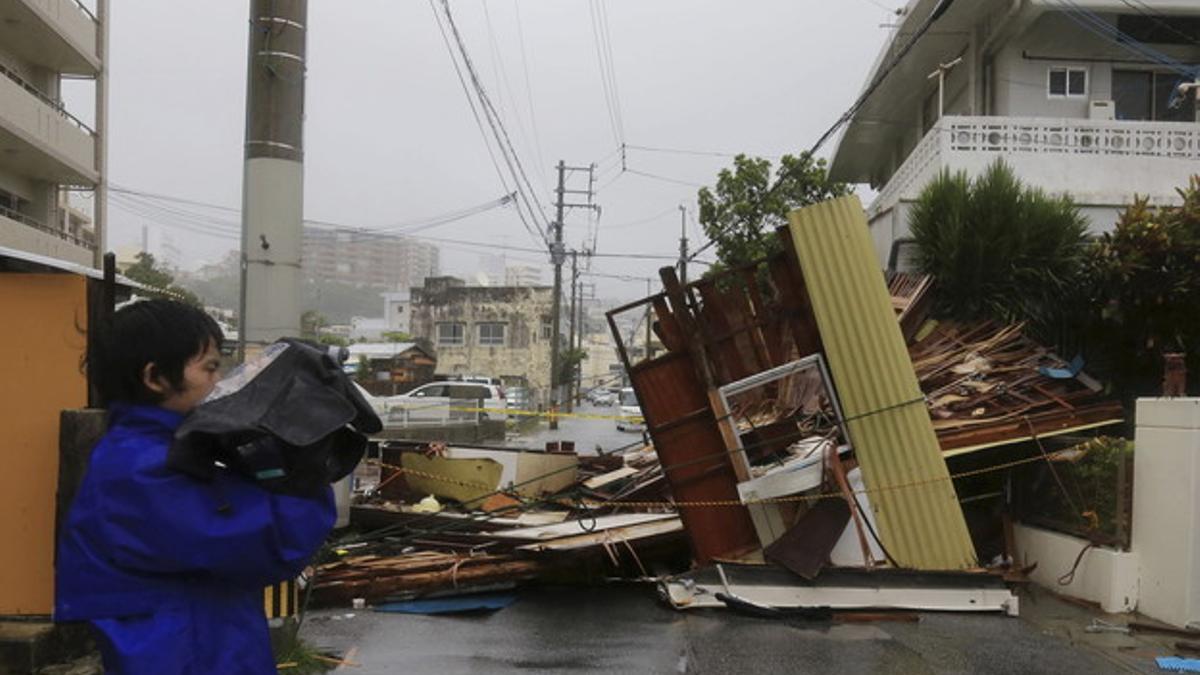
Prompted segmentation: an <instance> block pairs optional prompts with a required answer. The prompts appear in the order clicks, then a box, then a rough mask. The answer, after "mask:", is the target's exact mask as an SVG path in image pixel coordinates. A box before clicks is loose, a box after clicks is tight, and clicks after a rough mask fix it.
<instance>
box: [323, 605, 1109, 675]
mask: <svg viewBox="0 0 1200 675" xmlns="http://www.w3.org/2000/svg"><path fill="white" fill-rule="evenodd" d="M347 613H350V612H349V611H348V610H345V609H343V610H339V611H333V610H322V611H318V612H313V613H312V614H310V616H309V618H308V619H307V621H306V623H305V624H304V628H303V630H302V636H303V637H304V639H305V640H307V641H308V642H309V643H311V644H312V645H313V646H315V647H317V648H319V649H329V650H333V651H335V652H337V653H341V654H346V655H347V657H348V658H350V659H351V660H353V661H354V662H356V663H358V664H361V665H360V666H358V667H343V669H342V671H344V672H347V673H360V674H362V675H368V674H373V673H405V674H409V675H420V674H429V675H457V674H460V673H487V674H501V673H704V674H706V675H718V674H725V673H730V674H733V673H738V674H741V673H995V674H1006V673H1014V674H1016V673H1021V674H1028V673H1088V674H1097V675H1102V674H1105V673H1120V672H1126V671H1125V670H1123V669H1122V668H1120V667H1118V666H1117V665H1115V664H1114V663H1112V662H1111V661H1109V660H1106V659H1105V658H1103V657H1102V656H1101V655H1100V654H1099V653H1097V652H1095V651H1092V650H1090V649H1087V648H1084V647H1078V646H1073V645H1071V644H1070V643H1068V642H1066V641H1064V640H1061V639H1059V638H1056V637H1052V636H1049V635H1046V634H1043V633H1042V632H1041V631H1040V630H1039V629H1038V628H1036V627H1035V626H1034V625H1033V624H1031V623H1029V622H1027V621H1023V620H1021V619H1014V618H1008V617H1003V616H999V615H994V614H980V615H968V614H923V615H922V617H921V621H920V622H919V623H877V624H858V625H836V626H834V625H829V624H819V623H818V624H814V623H804V622H799V621H778V620H769V619H758V618H751V617H745V616H741V615H736V614H733V613H730V612H725V611H715V610H700V611H692V612H677V611H674V610H672V609H669V608H668V607H666V606H665V605H663V604H661V603H659V602H658V601H657V599H656V595H655V591H654V589H653V588H651V587H649V586H628V585H623V586H613V587H605V588H587V589H575V588H572V589H554V588H530V589H524V590H522V591H519V593H518V600H517V602H516V603H515V604H513V605H512V606H510V607H507V608H505V609H502V610H500V611H498V612H495V613H493V614H488V615H483V616H469V617H446V616H443V617H436V616H415V615H405V614H383V613H375V612H372V611H371V610H369V609H368V610H360V611H357V612H352V613H353V617H351V618H346V616H345V615H346V614H347ZM342 671H339V672H342Z"/></svg>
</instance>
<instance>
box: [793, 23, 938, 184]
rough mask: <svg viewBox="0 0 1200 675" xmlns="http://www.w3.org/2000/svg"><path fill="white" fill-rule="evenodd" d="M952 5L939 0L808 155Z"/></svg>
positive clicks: (862, 102)
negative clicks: (907, 39)
mask: <svg viewBox="0 0 1200 675" xmlns="http://www.w3.org/2000/svg"><path fill="white" fill-rule="evenodd" d="M952 4H954V0H939V2H938V4H937V5H935V6H934V8H933V10H932V11H930V12H929V16H928V17H926V19H925V21H924V23H922V24H921V27H920V28H918V29H917V30H916V31H915V32H914V33H913V36H912V38H910V39H909V41H908V42H907V43H905V44H904V46H903V47H901V48H900V49H899V50H898V51H897V52H896V54H895V55H894V56H892V58H891V59H890V60H889V61H888V63H887V65H885V66H884V67H882V68H880V69H879V72H877V73H876V74H875V77H873V78H871V82H870V83H869V84H868V85H867V87H866V89H864V90H863V92H862V93H861V94H859V96H858V98H857V99H855V101H854V103H853V104H852V105H851V106H850V108H849V109H847V110H846V112H844V113H842V115H841V117H839V118H838V119H837V121H835V122H834V123H833V125H832V126H830V127H829V129H827V130H826V131H825V133H823V134H821V136H820V137H819V138H817V142H816V143H813V146H812V148H810V149H809V151H808V154H809V155H816V154H817V151H818V150H820V149H821V146H823V145H825V142H826V141H828V140H829V139H830V138H832V137H833V135H834V134H835V133H837V131H838V129H841V128H842V126H843V125H844V124H846V123H847V122H849V121H850V120H851V119H852V118H853V117H854V114H855V113H857V112H858V111H859V109H860V108H862V107H863V105H865V104H866V102H867V99H869V98H870V97H871V94H873V93H875V90H876V89H878V88H879V85H881V84H883V81H884V80H885V79H886V78H887V76H888V75H890V74H891V72H892V71H893V70H895V69H896V67H897V66H898V65H900V62H901V61H902V60H904V57H905V56H907V55H908V53H909V52H910V51H912V49H913V47H915V46H916V45H917V42H919V41H920V40H921V38H922V37H923V36H924V35H925V33H927V32H928V31H929V29H930V28H931V27H932V26H933V24H934V23H936V22H937V20H938V19H940V18H941V17H942V15H943V14H945V13H946V11H947V10H949V9H950V6H951V5H952ZM778 185H779V182H776V186H778ZM772 190H774V188H772Z"/></svg>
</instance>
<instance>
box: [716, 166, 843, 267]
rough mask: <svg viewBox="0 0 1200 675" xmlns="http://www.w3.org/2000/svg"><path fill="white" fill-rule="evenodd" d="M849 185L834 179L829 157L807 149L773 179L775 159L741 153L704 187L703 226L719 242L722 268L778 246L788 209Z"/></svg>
mask: <svg viewBox="0 0 1200 675" xmlns="http://www.w3.org/2000/svg"><path fill="white" fill-rule="evenodd" d="M849 191H850V188H849V187H848V186H847V185H846V184H845V183H838V182H836V181H831V180H829V176H828V175H827V174H826V170H825V160H823V159H817V160H814V159H813V157H812V156H811V155H809V154H808V153H807V152H805V153H802V154H801V155H800V156H798V157H794V156H792V155H784V156H783V158H782V159H781V160H780V162H779V168H778V169H777V170H776V172H775V181H774V183H772V181H771V162H770V161H769V160H766V159H762V158H759V157H747V156H746V155H744V154H743V155H738V156H737V157H734V159H733V167H732V170H731V169H728V168H726V169H721V172H720V173H719V174H717V184H716V186H715V187H714V188H713V189H712V190H710V189H709V188H707V187H703V188H700V193H699V201H700V225H701V227H702V228H703V229H704V234H705V236H707V237H708V238H709V240H711V241H714V242H716V249H717V260H718V261H719V263H720V265H721V266H724V267H736V266H738V265H742V264H744V263H748V262H750V261H752V260H756V259H758V258H761V257H763V256H765V255H767V254H769V253H773V252H775V251H777V250H778V247H779V243H778V240H777V238H776V235H775V228H777V227H780V226H781V225H786V224H787V214H788V211H791V210H792V209H795V208H798V207H801V206H807V205H809V204H815V203H817V202H821V201H824V200H826V199H831V198H833V197H839V196H841V195H844V194H847V193H848V192H849Z"/></svg>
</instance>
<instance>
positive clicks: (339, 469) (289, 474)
mask: <svg viewBox="0 0 1200 675" xmlns="http://www.w3.org/2000/svg"><path fill="white" fill-rule="evenodd" d="M382 428H383V424H382V422H380V420H379V417H378V416H377V415H376V414H375V411H374V410H372V408H371V406H370V404H369V403H367V401H366V400H365V399H364V398H363V396H362V394H360V393H359V390H358V389H357V388H356V387H355V386H354V383H353V382H351V380H350V378H349V377H347V376H346V374H345V372H343V370H342V366H341V363H340V362H339V360H338V359H335V358H334V356H333V355H332V354H331V353H330V352H329V349H328V348H326V347H324V346H320V345H314V344H310V343H308V342H305V341H303V340H296V339H292V338H284V339H282V340H279V341H278V342H275V343H273V344H271V345H269V346H268V347H267V348H266V349H265V350H263V353H262V355H261V356H259V357H258V358H257V359H254V360H253V361H248V362H246V363H245V364H243V365H241V366H239V367H238V368H236V369H235V370H234V371H233V372H231V373H230V374H229V375H228V376H227V377H226V378H225V379H224V380H222V381H221V382H220V383H219V384H218V385H217V388H216V389H215V390H214V391H213V393H212V395H211V396H209V398H208V399H206V400H205V401H204V403H202V404H201V405H199V406H197V408H196V409H195V410H194V411H192V413H191V414H190V415H188V417H187V418H186V419H185V420H184V421H183V424H182V425H180V427H179V429H178V430H176V432H175V440H174V442H173V443H172V445H171V449H170V450H169V451H168V453H167V465H168V466H169V467H171V468H173V469H175V470H177V471H180V472H183V473H186V474H188V475H190V476H194V477H196V478H199V479H201V480H211V479H212V478H213V476H214V475H215V472H216V471H218V470H219V467H218V464H219V465H223V466H225V467H226V468H228V469H229V470H232V471H235V472H237V473H240V474H242V475H244V476H246V477H248V478H251V479H253V480H255V481H256V482H257V483H258V484H259V485H261V486H262V487H264V488H265V489H267V490H271V491H273V492H278V493H283V494H291V495H300V496H313V495H317V494H319V493H320V490H322V489H323V488H324V486H325V485H328V484H330V483H334V482H337V481H338V480H340V479H342V478H343V477H345V476H346V475H347V474H349V473H350V472H351V471H353V470H354V467H355V466H356V465H357V464H358V462H359V461H360V460H361V459H362V456H363V453H364V452H365V451H366V448H367V438H366V436H365V434H373V433H376V432H378V431H380V430H381V429H382Z"/></svg>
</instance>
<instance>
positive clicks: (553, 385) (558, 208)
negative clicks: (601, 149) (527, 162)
mask: <svg viewBox="0 0 1200 675" xmlns="http://www.w3.org/2000/svg"><path fill="white" fill-rule="evenodd" d="M595 169H596V166H595V165H594V164H593V165H590V166H567V165H566V163H565V162H563V160H561V159H560V160H559V161H558V188H557V189H556V190H555V195H554V196H555V199H554V206H555V212H554V214H555V215H554V242H553V243H551V244H550V262H551V263H553V265H554V305H553V310H552V311H553V313H554V316H553V317H552V318H551V321H552V323H553V332H554V337H553V340H554V341H553V342H552V343H551V345H550V408H551V411H552V414H551V416H550V428H551V429H557V428H558V418H557V417H555V416H554V415H553V411H554V410H557V409H558V405H559V403H561V401H562V391H561V384H562V383H561V381H560V380H561V378H560V373H559V370H561V367H560V364H561V362H562V352H561V344H560V343H561V342H562V338H563V335H562V266H563V263H564V262H566V259H567V252H566V247H565V246H564V245H563V215H564V214H565V212H566V210H567V209H571V208H583V209H593V210H595V209H596V205H595V204H594V203H592V197H593V191H592V185H593V183H594V182H595V176H594V175H593V173H594V172H595ZM568 171H586V172H587V173H588V187H587V189H586V190H569V189H567V185H566V183H567V172H568ZM569 194H579V195H586V196H587V201H586V202H584V203H578V204H573V203H569V202H567V201H566V196H567V195H569ZM572 260H574V258H572ZM574 269H575V267H574V263H572V275H571V276H572V277H574V276H575V273H574ZM572 285H574V279H572ZM572 303H574V291H572ZM572 313H573V312H572ZM572 330H574V319H572ZM573 341H574V337H572V342H573ZM568 344H570V343H568Z"/></svg>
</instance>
